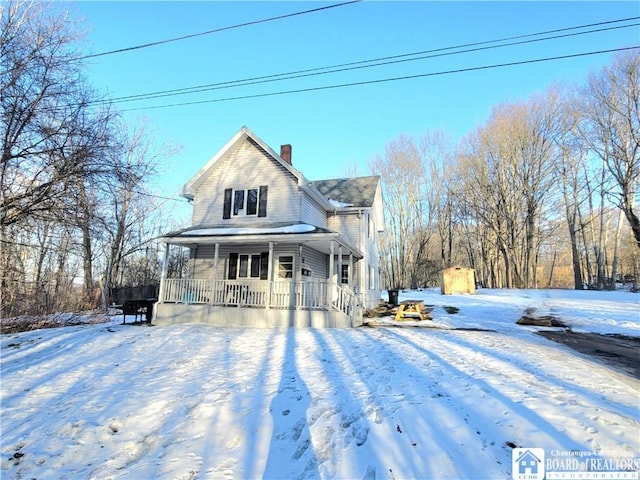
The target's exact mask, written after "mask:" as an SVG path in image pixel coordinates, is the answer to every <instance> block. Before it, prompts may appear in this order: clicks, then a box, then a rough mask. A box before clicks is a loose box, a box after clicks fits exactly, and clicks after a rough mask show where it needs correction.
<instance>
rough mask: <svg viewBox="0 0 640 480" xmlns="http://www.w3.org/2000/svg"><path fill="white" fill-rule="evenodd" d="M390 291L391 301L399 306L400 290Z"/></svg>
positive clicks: (395, 305)
mask: <svg viewBox="0 0 640 480" xmlns="http://www.w3.org/2000/svg"><path fill="white" fill-rule="evenodd" d="M388 292H389V303H390V304H391V305H393V306H394V307H397V306H398V293H399V292H398V290H393V289H392V290H388Z"/></svg>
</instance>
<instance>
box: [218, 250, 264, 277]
mask: <svg viewBox="0 0 640 480" xmlns="http://www.w3.org/2000/svg"><path fill="white" fill-rule="evenodd" d="M268 273H269V252H262V253H254V254H244V253H242V254H238V253H230V254H229V272H228V276H227V278H228V279H229V280H235V279H236V278H259V279H260V280H266V279H267V275H268Z"/></svg>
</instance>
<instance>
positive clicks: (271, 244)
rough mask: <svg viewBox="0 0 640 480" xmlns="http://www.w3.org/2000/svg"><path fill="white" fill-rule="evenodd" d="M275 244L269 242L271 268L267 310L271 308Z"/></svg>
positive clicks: (268, 279) (268, 280) (268, 276)
mask: <svg viewBox="0 0 640 480" xmlns="http://www.w3.org/2000/svg"><path fill="white" fill-rule="evenodd" d="M273 262H274V258H273V242H269V266H268V270H267V298H266V305H265V308H266V309H267V310H269V309H270V308H271V292H272V289H273Z"/></svg>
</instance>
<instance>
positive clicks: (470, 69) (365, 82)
mask: <svg viewBox="0 0 640 480" xmlns="http://www.w3.org/2000/svg"><path fill="white" fill-rule="evenodd" d="M638 48H640V45H634V46H632V47H621V48H613V49H609V50H598V51H592V52H583V53H574V54H571V55H561V56H556V57H546V58H537V59H532V60H522V61H518V62H509V63H498V64H493V65H483V66H480V67H468V68H461V69H456V70H445V71H441V72H430V73H422V74H417V75H405V76H401V77H391V78H382V79H376V80H363V81H360V82H352V83H341V84H337V85H325V86H320V87H309V88H300V89H295V90H285V91H281V92H269V93H258V94H253V95H242V96H237V97H226V98H216V99H211V100H199V101H194V102H183V103H172V104H165V105H155V106H151V107H139V108H130V109H125V110H124V111H136V110H152V109H157V108H169V107H182V106H189V105H201V104H205V103H218V102H228V101H234V100H246V99H252V98H262V97H272V96H277V95H288V94H292V93H305V92H313V91H320V90H330V89H337V88H345V87H355V86H362V85H372V84H376V83H386V82H395V81H399V80H411V79H416V78H425V77H435V76H441V75H450V74H454V73H464V72H473V71H479V70H489V69H494V68H503V67H512V66H516V65H526V64H531V63H541V62H548V61H553V60H566V59H569V58H577V57H585V56H590V55H601V54H604V53H614V52H621V51H626V50H634V49H638Z"/></svg>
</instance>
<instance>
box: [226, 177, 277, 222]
mask: <svg viewBox="0 0 640 480" xmlns="http://www.w3.org/2000/svg"><path fill="white" fill-rule="evenodd" d="M268 190H269V189H268V187H267V185H261V186H260V187H259V188H250V189H248V190H234V189H232V188H226V189H225V191H224V205H223V211H222V218H223V219H225V220H226V219H229V218H231V211H232V210H233V215H234V216H238V215H242V213H243V212H244V215H256V214H257V215H258V217H266V216H267V192H268ZM245 198H246V202H245Z"/></svg>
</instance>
